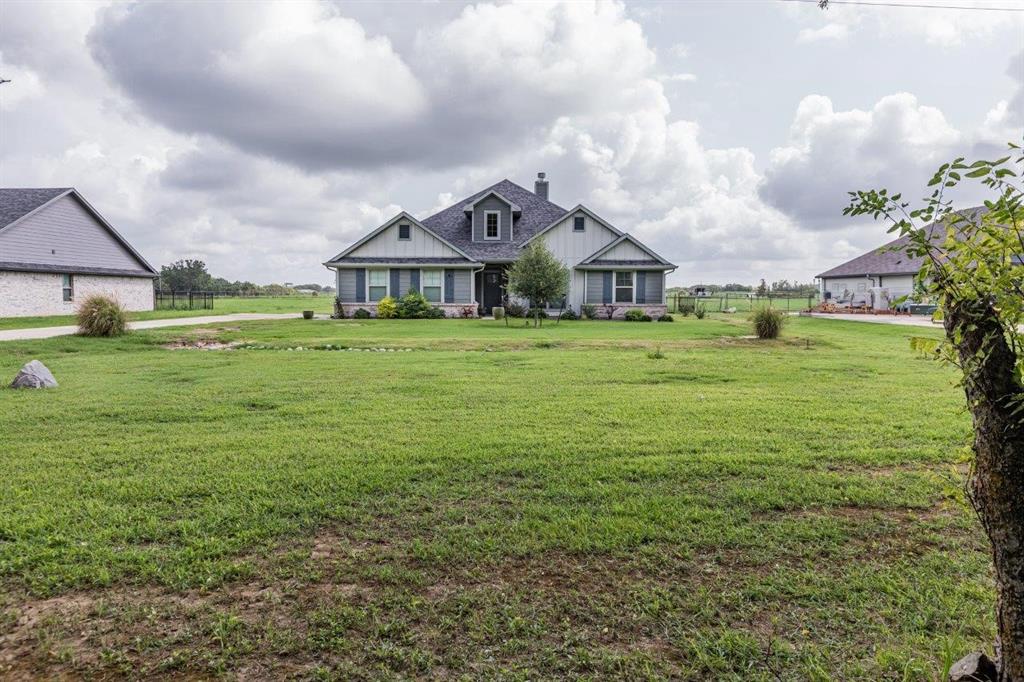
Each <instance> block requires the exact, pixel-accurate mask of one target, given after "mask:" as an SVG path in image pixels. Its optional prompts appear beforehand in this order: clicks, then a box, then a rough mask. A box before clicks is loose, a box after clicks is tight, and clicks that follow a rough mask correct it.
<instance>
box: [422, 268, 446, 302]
mask: <svg viewBox="0 0 1024 682" xmlns="http://www.w3.org/2000/svg"><path fill="white" fill-rule="evenodd" d="M420 280H421V281H420V285H421V286H422V287H423V295H424V296H425V297H426V299H427V300H428V301H430V302H431V303H440V302H441V271H440V270H424V271H423V273H422V274H421V275H420Z"/></svg>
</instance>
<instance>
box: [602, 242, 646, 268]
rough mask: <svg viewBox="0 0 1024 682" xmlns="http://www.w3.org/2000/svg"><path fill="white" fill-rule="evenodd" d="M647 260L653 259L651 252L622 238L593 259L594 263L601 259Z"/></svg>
mask: <svg viewBox="0 0 1024 682" xmlns="http://www.w3.org/2000/svg"><path fill="white" fill-rule="evenodd" d="M645 260H647V261H649V260H653V258H652V256H651V254H649V253H647V251H646V250H644V249H642V248H640V247H639V246H637V245H636V244H635V243H634V242H632V241H630V240H628V239H623V240H622V241H621V242H619V243H618V244H616V245H615V246H613V247H612V248H610V249H608V250H607V251H605V252H604V253H602V254H601V255H600V256H598V257H597V258H595V259H594V261H593V262H594V263H600V262H601V261H645Z"/></svg>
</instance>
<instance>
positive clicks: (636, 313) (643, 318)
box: [624, 308, 651, 322]
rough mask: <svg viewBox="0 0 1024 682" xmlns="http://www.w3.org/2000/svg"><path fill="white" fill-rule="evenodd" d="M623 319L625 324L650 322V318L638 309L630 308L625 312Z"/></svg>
mask: <svg viewBox="0 0 1024 682" xmlns="http://www.w3.org/2000/svg"><path fill="white" fill-rule="evenodd" d="M624 319H625V320H626V322H650V321H651V316H650V315H648V314H647V313H645V312H644V311H643V310H641V309H640V308H630V309H629V310H627V311H626V315H625V318H624Z"/></svg>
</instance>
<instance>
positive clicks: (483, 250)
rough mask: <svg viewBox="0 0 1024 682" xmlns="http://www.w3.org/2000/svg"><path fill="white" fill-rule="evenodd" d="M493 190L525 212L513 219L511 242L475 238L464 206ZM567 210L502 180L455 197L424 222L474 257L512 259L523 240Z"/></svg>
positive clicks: (479, 258) (492, 259) (514, 257)
mask: <svg viewBox="0 0 1024 682" xmlns="http://www.w3.org/2000/svg"><path fill="white" fill-rule="evenodd" d="M490 192H497V193H499V194H500V195H501V196H503V197H504V198H505V199H507V200H508V201H511V202H512V203H513V204H516V205H517V206H519V207H520V208H521V209H522V214H521V215H520V217H519V218H518V219H516V221H515V222H514V223H513V226H512V232H513V240H512V241H511V242H490V243H483V242H475V241H473V235H472V231H471V229H470V227H471V226H470V217H469V215H467V214H466V212H465V210H464V207H465V205H466V204H469V203H472V202H474V201H476V200H477V199H478V198H479V197H481V196H483V195H485V194H488V193H490ZM565 214H566V210H565V209H564V208H562V207H561V206H559V205H558V204H555V203H552V202H550V201H548V200H547V199H543V198H541V197H539V196H537V195H536V194H534V193H533V192H531V191H530V190H528V189H526V188H524V187H520V186H519V185H517V184H516V183H514V182H512V181H511V180H502V181H501V182H498V183H496V184H494V185H491V186H490V187H487V188H485V189H482V190H480V191H479V192H477V193H476V194H473V195H471V196H468V197H466V198H465V199H462V200H460V201H456V202H455V203H454V204H452V205H451V206H449V207H448V208H446V209H444V210H443V211H441V212H440V213H435V214H434V215H432V216H430V217H429V218H426V219H425V220H423V221H421V222H422V223H423V224H424V225H426V226H427V227H428V228H430V229H431V230H433V231H434V232H436V233H437V234H438V235H440V236H441V237H443V238H444V239H445V240H447V241H449V242H451V243H452V244H454V245H455V246H457V247H458V248H460V249H461V250H463V251H465V252H466V253H467V254H468V255H469V256H470V257H472V258H475V259H477V260H479V261H502V260H507V261H512V260H515V259H516V258H518V257H519V254H520V250H519V246H520V245H521V244H522V243H523V242H525V241H526V240H527V239H529V238H530V237H532V236H533V235H535V234H536V233H537V232H539V231H541V230H543V229H544V228H545V227H547V226H548V225H550V224H551V223H553V222H555V221H556V220H558V219H559V218H561V217H562V216H564V215H565Z"/></svg>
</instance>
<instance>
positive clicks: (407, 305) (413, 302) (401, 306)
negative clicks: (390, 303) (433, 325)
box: [398, 289, 443, 319]
mask: <svg viewBox="0 0 1024 682" xmlns="http://www.w3.org/2000/svg"><path fill="white" fill-rule="evenodd" d="M431 308H432V306H431V305H430V301H428V300H427V297H426V296H424V295H423V294H421V293H420V292H418V291H416V290H415V289H410V290H409V293H407V294H406V295H405V296H403V297H402V298H400V299H398V316H399V317H400V318H402V319H422V318H425V317H431V314H430V310H431ZM442 317H443V315H442Z"/></svg>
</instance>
